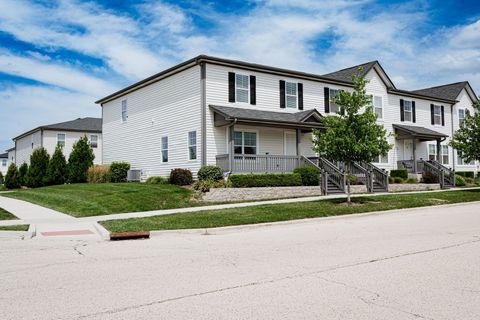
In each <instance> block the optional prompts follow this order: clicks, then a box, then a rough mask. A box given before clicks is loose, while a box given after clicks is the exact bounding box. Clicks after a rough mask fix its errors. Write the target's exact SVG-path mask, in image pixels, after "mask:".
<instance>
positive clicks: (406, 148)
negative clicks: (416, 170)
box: [403, 140, 413, 160]
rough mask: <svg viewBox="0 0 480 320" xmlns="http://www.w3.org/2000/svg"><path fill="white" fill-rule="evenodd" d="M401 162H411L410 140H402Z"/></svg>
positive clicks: (411, 145)
mask: <svg viewBox="0 0 480 320" xmlns="http://www.w3.org/2000/svg"><path fill="white" fill-rule="evenodd" d="M403 160H413V141H412V140H404V144H403Z"/></svg>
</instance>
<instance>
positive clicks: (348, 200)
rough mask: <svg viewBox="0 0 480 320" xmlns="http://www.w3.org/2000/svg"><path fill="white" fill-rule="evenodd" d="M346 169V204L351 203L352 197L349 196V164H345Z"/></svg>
mask: <svg viewBox="0 0 480 320" xmlns="http://www.w3.org/2000/svg"><path fill="white" fill-rule="evenodd" d="M346 167H347V168H346V169H347V170H346V171H347V203H348V204H351V203H352V201H351V200H352V199H351V198H350V164H349V163H348V164H346Z"/></svg>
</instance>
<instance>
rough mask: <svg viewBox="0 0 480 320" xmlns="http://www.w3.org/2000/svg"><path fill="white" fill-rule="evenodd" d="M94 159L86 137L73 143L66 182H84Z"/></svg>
mask: <svg viewBox="0 0 480 320" xmlns="http://www.w3.org/2000/svg"><path fill="white" fill-rule="evenodd" d="M94 159H95V155H94V154H93V149H92V147H91V146H90V144H89V143H88V139H87V137H86V136H84V137H83V138H80V139H79V140H78V141H77V142H75V143H74V145H73V150H72V152H71V153H70V157H69V158H68V165H67V170H68V181H69V182H71V183H80V182H86V181H87V171H88V168H90V167H91V166H92V165H93V160H94Z"/></svg>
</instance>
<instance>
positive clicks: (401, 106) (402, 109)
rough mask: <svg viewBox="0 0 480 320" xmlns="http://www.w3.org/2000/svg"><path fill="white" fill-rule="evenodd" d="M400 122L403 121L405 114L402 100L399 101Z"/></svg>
mask: <svg viewBox="0 0 480 320" xmlns="http://www.w3.org/2000/svg"><path fill="white" fill-rule="evenodd" d="M400 121H402V122H403V121H405V113H404V103H403V99H400Z"/></svg>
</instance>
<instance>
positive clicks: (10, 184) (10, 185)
mask: <svg viewBox="0 0 480 320" xmlns="http://www.w3.org/2000/svg"><path fill="white" fill-rule="evenodd" d="M4 184H5V187H6V188H7V189H17V188H20V183H18V170H17V166H16V165H15V163H11V164H10V166H9V167H8V170H7V174H6V175H5V183H4Z"/></svg>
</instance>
